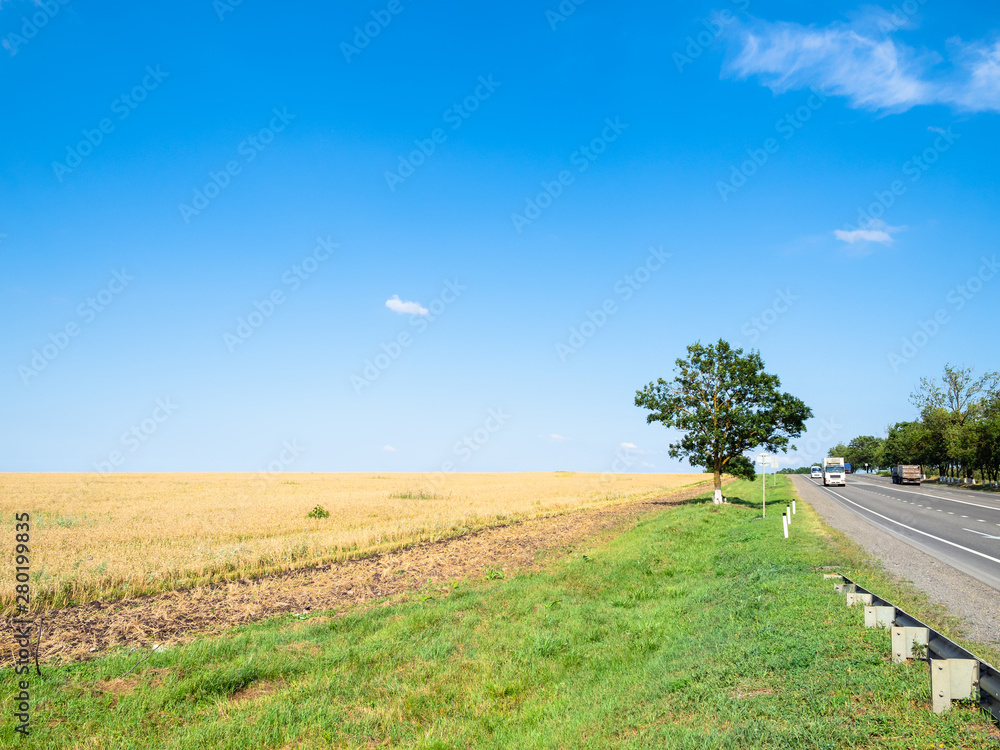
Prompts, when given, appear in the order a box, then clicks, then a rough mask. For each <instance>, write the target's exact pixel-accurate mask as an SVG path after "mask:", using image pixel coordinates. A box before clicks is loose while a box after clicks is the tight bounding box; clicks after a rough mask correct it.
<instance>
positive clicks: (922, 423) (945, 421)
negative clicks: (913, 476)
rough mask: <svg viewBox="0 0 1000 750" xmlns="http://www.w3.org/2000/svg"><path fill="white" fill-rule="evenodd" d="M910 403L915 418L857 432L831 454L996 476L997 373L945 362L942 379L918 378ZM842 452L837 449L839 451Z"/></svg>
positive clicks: (999, 461) (999, 466)
mask: <svg viewBox="0 0 1000 750" xmlns="http://www.w3.org/2000/svg"><path fill="white" fill-rule="evenodd" d="M910 402H911V403H912V404H913V405H914V406H915V407H917V409H918V410H919V412H920V415H919V418H918V419H915V420H912V421H908V422H896V423H894V424H892V425H889V427H887V428H886V437H885V438H884V439H883V438H876V437H872V436H870V435H861V436H859V437H856V438H854V440H852V441H851V443H850V445H849V446H843V445H838V446H836V447H835V448H833V449H832V450H831V453H830V455H838V456H839V455H843V456H844V458H845V460H847V461H850V462H851V463H854V464H863V463H866V462H867V463H869V464H871V465H872V466H876V467H879V468H885V467H888V466H892V465H893V464H921V465H923V466H932V467H937V469H938V471H939V472H940V473H941V474H942V475H946V474H950V475H951V476H954V477H956V478H964V477H969V476H975V475H976V474H977V473H978V474H979V475H980V477H981V478H982V479H984V480H986V481H993V482H996V481H1000V374H998V373H995V372H986V373H984V374H982V375H978V376H977V375H976V374H975V371H974V369H973V368H972V367H953V366H952V365H945V366H944V372H943V373H942V376H941V379H940V381H939V380H936V379H934V378H921V379H920V382H919V385H918V386H917V388H916V390H914V392H913V393H912V394H910ZM837 451H841V452H837Z"/></svg>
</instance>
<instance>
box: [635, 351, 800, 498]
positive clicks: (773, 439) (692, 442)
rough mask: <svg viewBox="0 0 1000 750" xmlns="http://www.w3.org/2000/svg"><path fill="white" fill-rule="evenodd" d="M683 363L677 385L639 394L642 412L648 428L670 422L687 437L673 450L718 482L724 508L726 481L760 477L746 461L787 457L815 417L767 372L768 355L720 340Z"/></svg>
mask: <svg viewBox="0 0 1000 750" xmlns="http://www.w3.org/2000/svg"><path fill="white" fill-rule="evenodd" d="M687 351H688V356H687V359H678V360H677V374H676V375H675V376H674V379H673V380H672V381H671V382H667V381H665V380H664V379H663V378H659V379H658V380H657V381H656V382H655V383H650V384H649V385H647V386H646V387H645V388H643V389H642V390H641V391H636V394H635V405H636V406H639V407H642V408H644V409H648V410H649V412H650V414H648V415H647V416H646V422H647V423H652V422H662V423H663V424H664V426H666V427H674V428H676V429H678V430H681V431H682V432H684V433H685V435H684V436H683V437H682V438H681V440H680V442H677V443H671V445H670V451H669V453H670V456H671V458H687V459H688V461H690V463H691V465H692V466H704V467H705V469H706V470H708V471H710V472H712V474H713V475H714V477H715V489H716V490H719V491H720V492H717V493H716V500H715V502H719V500H718V498H719V497H720V494H721V490H722V475H723V474H730V475H733V476H739V477H746V478H749V479H752V478H753V477H754V467H753V463H752V462H751V461H750V460H749V459H747V458H746V457H745V456H744V455H743V454H744V453H745V452H746V451H749V450H753V449H754V448H758V447H761V448H765V449H766V450H768V451H770V452H776V451H779V450H780V451H782V452H787V450H788V444H789V439H791V438H797V437H799V436H800V435H801V434H802V431H803V430H804V429H805V421H806V420H807V419H809V418H810V417H811V416H812V409H810V408H809V407H808V406H806V405H805V404H804V403H803V402H802V401H801V400H799V399H797V398H795V397H794V396H792V395H791V394H788V393H782V392H781V391H780V390H779V388H780V387H781V381H780V380H779V379H778V376H777V375H771V374H769V373H766V372H764V362H763V360H761V358H760V354H759V353H758V352H756V351H753V350H751V351H750V353H749V354H744V353H743V350H742V349H733V348H732V347H731V346H730V345H729V343H728V342H726V341H723V340H722V339H719V342H718V343H717V344H710V345H708V346H702V345H701V343H700V342H698V343H694V344H691V345H690V346H688V348H687Z"/></svg>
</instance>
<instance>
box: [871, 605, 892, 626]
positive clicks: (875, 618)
mask: <svg viewBox="0 0 1000 750" xmlns="http://www.w3.org/2000/svg"><path fill="white" fill-rule="evenodd" d="M895 619H896V608H895V607H875V606H872V605H868V606H867V607H865V627H866V628H891V627H892V623H893V620H895Z"/></svg>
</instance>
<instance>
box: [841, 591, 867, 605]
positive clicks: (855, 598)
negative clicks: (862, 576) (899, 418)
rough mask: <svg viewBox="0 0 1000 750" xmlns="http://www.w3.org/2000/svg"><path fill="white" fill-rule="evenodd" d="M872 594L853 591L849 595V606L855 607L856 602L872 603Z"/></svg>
mask: <svg viewBox="0 0 1000 750" xmlns="http://www.w3.org/2000/svg"><path fill="white" fill-rule="evenodd" d="M871 603H872V595H871V594H859V593H857V592H852V593H849V594H848V595H847V606H848V607H853V606H854V605H855V604H871Z"/></svg>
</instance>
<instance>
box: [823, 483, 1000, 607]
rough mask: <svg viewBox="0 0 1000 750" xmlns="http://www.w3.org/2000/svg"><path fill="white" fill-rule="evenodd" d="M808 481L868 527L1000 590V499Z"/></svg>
mask: <svg viewBox="0 0 1000 750" xmlns="http://www.w3.org/2000/svg"><path fill="white" fill-rule="evenodd" d="M806 480H807V481H809V482H811V483H812V484H814V485H816V487H817V489H818V490H819V491H820V492H822V493H824V494H826V495H827V496H829V497H830V498H831V499H833V500H834V501H835V502H836V503H838V504H839V505H840V506H842V507H843V508H844V509H846V510H849V511H851V512H852V513H854V514H855V515H857V516H859V517H860V518H862V519H864V520H865V521H866V522H867V523H869V524H872V525H874V526H876V527H878V528H880V529H882V530H883V531H885V532H887V533H889V534H891V535H892V536H894V537H896V538H897V539H900V540H902V541H905V542H906V543H908V544H910V545H911V546H913V547H916V548H917V549H919V550H921V551H923V552H925V553H927V554H929V555H931V556H932V557H935V558H937V559H938V560H941V561H942V562H945V563H947V564H948V565H951V566H953V567H955V568H957V569H958V570H960V571H962V572H963V573H966V574H967V575H969V576H971V577H973V578H975V579H976V580H978V581H980V582H982V583H985V584H987V585H988V586H992V587H993V588H994V589H997V590H1000V497H998V496H996V495H992V494H984V493H980V492H973V491H970V490H960V489H954V488H951V487H945V486H941V485H937V484H934V485H929V484H924V485H920V486H916V485H895V484H892V482H891V480H889V479H888V478H885V477H874V476H868V475H865V474H860V475H859V474H852V475H848V477H847V486H846V487H823V486H822V484H823V483H822V481H819V480H814V479H810V478H806Z"/></svg>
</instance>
